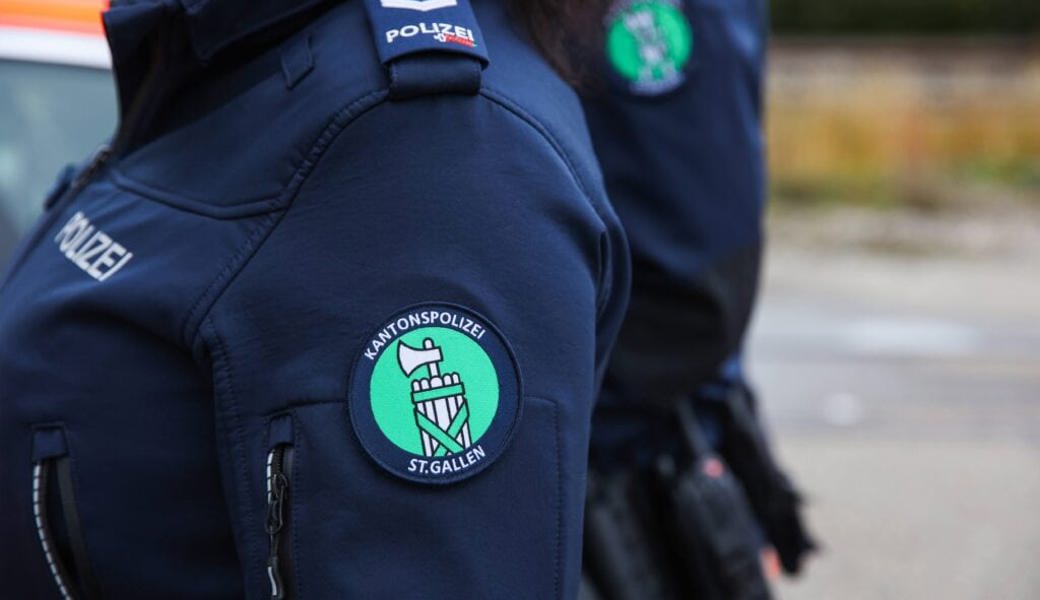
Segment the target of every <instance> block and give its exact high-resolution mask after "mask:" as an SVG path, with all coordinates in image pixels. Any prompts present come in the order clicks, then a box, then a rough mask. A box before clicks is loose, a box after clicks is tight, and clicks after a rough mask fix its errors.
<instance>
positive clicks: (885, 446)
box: [0, 0, 1040, 600]
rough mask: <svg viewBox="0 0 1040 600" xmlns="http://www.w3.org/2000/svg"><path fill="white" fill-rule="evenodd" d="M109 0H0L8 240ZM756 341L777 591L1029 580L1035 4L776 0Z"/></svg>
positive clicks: (84, 88) (86, 97) (36, 198)
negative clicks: (775, 489) (793, 553)
mask: <svg viewBox="0 0 1040 600" xmlns="http://www.w3.org/2000/svg"><path fill="white" fill-rule="evenodd" d="M101 4H102V2H92V1H83V0H48V1H42V2H41V1H30V0H0V261H2V260H4V259H5V257H6V255H7V253H8V252H9V251H10V249H11V246H13V244H14V242H15V239H16V238H17V236H18V235H19V232H23V231H25V229H26V228H28V227H29V226H30V224H31V222H32V220H33V219H34V218H35V216H36V214H38V211H39V210H40V201H41V199H42V197H43V196H44V194H45V192H46V190H47V189H48V187H49V186H50V184H51V181H52V180H53V177H54V174H55V173H56V172H57V171H58V169H59V168H60V167H61V165H63V164H64V163H65V162H68V161H71V160H76V159H80V158H83V157H85V156H86V155H88V154H89V153H90V151H91V150H92V149H93V148H94V147H95V146H96V145H97V143H98V142H99V141H100V140H102V139H103V138H104V137H105V136H106V135H107V134H108V133H109V132H110V131H111V130H112V128H113V125H114V122H115V96H114V93H113V90H112V87H111V81H110V75H109V73H108V71H107V69H108V58H107V54H106V50H105V45H104V42H103V39H102V37H101V32H100V27H99V26H98V23H97V18H96V15H97V10H98V7H99V6H100V5H101ZM772 13H773V29H774V37H773V41H772V46H771V54H770V70H769V81H768V131H767V135H768V142H769V152H770V166H771V171H772V191H771V195H772V198H771V209H770V214H769V222H768V230H769V236H770V246H769V250H768V256H767V259H766V271H765V275H764V282H763V283H764V286H763V295H762V298H761V301H760V304H759V309H758V312H757V317H756V321H755V326H754V330H753V336H752V340H751V345H750V353H751V362H750V370H751V375H752V378H753V380H754V381H757V382H758V385H759V388H760V392H761V396H762V403H763V406H764V408H765V411H766V413H767V415H768V416H769V418H770V421H771V424H772V427H773V431H774V436H775V439H776V442H777V444H778V446H779V450H780V454H781V457H782V459H783V461H784V463H785V464H786V465H787V466H788V468H789V469H790V470H791V471H792V472H793V474H794V475H795V478H796V479H797V481H798V482H799V483H800V485H801V486H802V487H803V488H804V489H805V491H806V495H807V500H808V502H809V506H810V521H811V524H812V526H813V528H814V530H815V532H816V533H817V534H818V536H819V538H820V539H821V540H822V541H823V543H824V544H825V546H826V547H825V549H824V551H823V552H822V554H821V555H820V556H819V559H818V560H816V561H815V562H813V563H811V564H810V566H809V571H808V573H807V575H806V576H805V577H803V578H802V579H801V580H798V581H794V582H785V583H782V584H781V585H780V587H779V590H778V592H779V596H780V597H781V598H784V599H806V600H809V599H812V600H816V599H820V600H823V599H828V600H831V599H834V598H841V599H843V600H845V599H849V600H851V599H858V598H864V599H888V598H891V599H900V600H902V599H908V598H913V599H917V598H921V599H924V598H928V599H931V598H944V599H987V600H989V599H1024V600H1029V599H1036V598H1040V516H1038V514H1037V513H1038V511H1040V2H1037V1H1036V0H869V1H867V0H845V1H841V2H837V1H835V0H774V1H773V2H772Z"/></svg>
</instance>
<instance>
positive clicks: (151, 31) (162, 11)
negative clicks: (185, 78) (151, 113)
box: [102, 0, 335, 116]
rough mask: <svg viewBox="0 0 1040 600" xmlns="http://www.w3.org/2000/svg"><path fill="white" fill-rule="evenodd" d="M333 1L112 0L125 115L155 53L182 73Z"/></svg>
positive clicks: (109, 20)
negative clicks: (259, 34)
mask: <svg viewBox="0 0 1040 600" xmlns="http://www.w3.org/2000/svg"><path fill="white" fill-rule="evenodd" d="M333 1H335V0H113V2H112V4H111V7H110V8H109V9H108V11H106V12H105V13H104V14H103V15H102V19H103V21H104V24H105V34H106V36H107V37H108V44H109V48H110V49H111V51H112V65H113V68H114V70H115V77H116V84H117V87H118V88H119V102H120V107H121V112H123V113H124V116H125V111H126V109H127V107H128V106H129V105H130V104H131V101H132V99H133V98H134V96H135V95H136V94H137V92H138V90H139V88H140V87H141V85H142V82H143V81H144V79H145V76H146V75H147V73H148V71H149V70H150V69H153V68H155V55H156V54H157V53H158V54H163V55H164V56H165V57H166V60H165V62H164V70H172V71H176V72H178V73H182V74H183V73H185V72H188V71H190V70H192V69H195V68H199V67H201V66H202V65H205V64H206V63H208V62H209V61H210V60H211V59H212V58H213V57H214V56H216V55H217V54H218V53H219V52H220V51H222V50H224V49H227V48H229V47H231V46H232V45H234V44H235V43H237V42H239V41H241V40H243V39H245V38H247V37H249V36H251V35H253V34H256V33H259V32H261V31H264V30H265V29H268V28H271V27H274V26H276V25H278V24H279V23H281V22H283V21H286V20H289V19H291V18H292V17H294V16H296V15H299V14H301V13H303V12H304V11H308V10H311V9H313V8H315V7H317V6H318V5H321V4H327V3H331V2H333ZM171 57H175V58H172V59H171ZM171 60H172V64H171Z"/></svg>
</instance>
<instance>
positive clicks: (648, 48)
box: [606, 0, 693, 95]
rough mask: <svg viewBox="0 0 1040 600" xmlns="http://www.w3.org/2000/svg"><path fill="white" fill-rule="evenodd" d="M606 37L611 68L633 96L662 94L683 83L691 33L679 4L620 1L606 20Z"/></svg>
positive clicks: (654, 0) (659, 0) (653, 0)
mask: <svg viewBox="0 0 1040 600" xmlns="http://www.w3.org/2000/svg"><path fill="white" fill-rule="evenodd" d="M606 37H607V40H606V44H607V47H606V51H607V57H608V58H609V60H610V64H611V65H612V66H613V67H614V70H615V71H617V73H618V75H620V76H621V77H622V78H623V79H624V80H625V81H626V82H627V83H628V85H629V88H630V89H631V90H632V92H634V93H637V94H642V95H656V94H663V93H665V92H668V91H671V90H673V89H675V88H677V87H678V86H679V85H680V84H682V83H683V81H685V80H686V73H685V67H686V65H687V63H688V62H689V60H690V56H691V54H692V53H693V32H692V30H691V28H690V23H689V21H688V20H687V19H686V15H684V14H683V11H682V7H681V6H680V5H679V4H678V2H673V1H669V0H628V1H623V2H621V3H619V4H617V5H615V7H614V8H613V9H612V10H611V12H610V15H609V16H608V18H607V36H606Z"/></svg>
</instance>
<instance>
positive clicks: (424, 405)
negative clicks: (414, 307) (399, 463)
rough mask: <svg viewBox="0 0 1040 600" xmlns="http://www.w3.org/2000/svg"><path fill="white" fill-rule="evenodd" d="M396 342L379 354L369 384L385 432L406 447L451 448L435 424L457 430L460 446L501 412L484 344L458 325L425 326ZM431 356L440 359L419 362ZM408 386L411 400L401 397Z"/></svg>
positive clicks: (429, 451) (424, 450)
mask: <svg viewBox="0 0 1040 600" xmlns="http://www.w3.org/2000/svg"><path fill="white" fill-rule="evenodd" d="M392 346H393V347H391V348H387V350H389V352H383V353H382V355H380V357H379V360H378V361H377V362H376V365H375V368H374V369H373V370H372V381H371V383H370V385H369V389H370V394H371V402H372V415H373V417H374V418H375V420H376V425H377V426H378V427H379V430H380V431H382V432H383V435H385V436H386V437H387V439H389V440H390V441H391V442H393V443H394V445H396V446H397V447H398V448H400V449H402V450H404V451H406V452H411V453H412V454H418V455H430V456H433V455H436V454H437V453H438V452H440V453H441V455H445V454H446V453H447V451H448V450H449V447H447V446H445V445H443V444H441V443H440V442H439V441H438V437H436V434H437V433H438V431H436V430H434V431H432V432H431V431H427V430H429V429H432V428H431V427H430V426H429V425H431V424H436V426H437V429H442V428H443V429H444V430H447V432H448V434H449V435H450V434H454V435H453V436H451V437H452V438H453V439H455V438H457V440H458V441H457V446H458V447H459V449H465V448H468V447H469V446H472V445H473V444H474V443H475V442H477V441H479V440H480V438H481V436H483V435H484V432H486V431H487V430H488V427H489V426H490V425H491V421H492V420H493V419H494V417H495V413H496V412H498V376H497V375H496V374H495V367H494V366H493V365H492V364H491V359H490V358H488V355H487V353H486V352H484V349H483V348H481V347H480V344H478V343H477V342H476V341H475V340H473V338H472V337H470V336H468V335H466V334H464V333H461V332H459V331H457V330H454V329H449V328H447V327H423V328H420V329H416V330H415V331H411V332H409V333H406V334H405V335H402V336H401V337H399V338H398V339H397V340H395V341H394V342H392ZM433 357H439V358H440V360H439V361H430V362H417V361H423V360H425V358H433ZM409 392H410V394H411V399H412V402H401V398H402V395H408V393H409ZM453 423H454V425H455V427H452V424H453ZM424 426H426V427H425V428H424ZM456 430H457V431H456ZM431 434H432V435H431Z"/></svg>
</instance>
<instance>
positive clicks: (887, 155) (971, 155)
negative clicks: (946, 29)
mask: <svg viewBox="0 0 1040 600" xmlns="http://www.w3.org/2000/svg"><path fill="white" fill-rule="evenodd" d="M770 66H771V74H770V81H769V112H768V138H769V144H770V146H769V148H770V167H771V169H772V175H773V181H774V193H775V195H776V196H778V197H779V198H780V199H788V200H795V201H799V200H800V201H803V202H813V201H816V202H819V201H827V202H830V201H849V202H860V203H867V204H876V205H886V204H891V203H899V204H907V203H909V204H913V205H920V206H921V207H924V208H939V207H944V206H947V205H950V204H958V203H960V202H963V201H968V202H976V201H979V196H980V194H979V193H978V189H979V188H980V187H982V188H985V189H990V190H993V191H994V192H993V194H989V193H985V194H981V195H983V196H987V197H988V196H992V195H994V194H995V195H996V196H1000V197H1014V198H1026V199H1031V200H1038V199H1040V44H1031V43H1028V42H1007V41H996V40H994V41H983V42H950V41H944V42H921V41H918V42H887V43H885V42H878V41H873V42H857V41H844V42H841V41H838V42H830V41H828V42H811V43H810V42H792V41H787V42H779V43H777V44H776V45H775V47H774V49H773V54H772V56H771V65H770ZM967 189H971V190H973V192H972V193H971V194H968V195H969V196H970V197H971V198H970V199H967V200H966V199H965V198H964V196H965V194H964V191H965V190H967Z"/></svg>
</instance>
